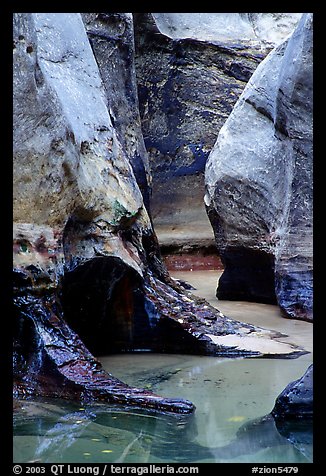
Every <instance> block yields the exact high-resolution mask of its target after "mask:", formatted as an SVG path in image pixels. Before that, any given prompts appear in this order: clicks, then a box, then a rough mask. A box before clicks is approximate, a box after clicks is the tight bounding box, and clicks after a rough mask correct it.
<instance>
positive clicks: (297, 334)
mask: <svg viewBox="0 0 326 476" xmlns="http://www.w3.org/2000/svg"><path fill="white" fill-rule="evenodd" d="M174 275H175V277H176V278H179V279H183V280H186V281H188V282H190V283H191V284H192V285H193V286H195V288H196V289H195V291H194V293H196V294H198V295H199V296H202V297H204V298H205V299H207V300H208V301H209V302H210V303H211V304H212V305H216V306H217V307H218V308H219V309H220V310H221V311H222V312H224V313H225V314H226V315H228V316H230V317H233V318H235V319H239V320H241V321H243V322H250V323H252V324H258V325H261V326H263V327H266V328H270V329H275V330H277V331H279V332H282V333H284V334H286V335H287V336H288V337H287V338H285V339H284V340H285V341H286V340H288V341H289V342H292V343H294V344H297V345H300V346H302V347H304V348H305V349H306V350H307V351H309V353H307V354H305V355H302V356H301V357H299V358H297V359H256V358H252V359H241V358H238V359H229V358H217V357H204V356H189V355H187V356H186V355H168V354H152V353H144V354H140V353H139V354H136V353H135V354H120V355H110V356H107V357H101V358H100V360H101V362H102V363H103V365H104V367H105V368H106V370H108V371H109V372H110V373H112V374H113V375H114V376H115V377H117V378H119V379H121V380H123V381H124V382H126V383H128V384H129V385H132V386H138V387H145V388H148V389H150V390H152V391H153V392H155V393H157V394H160V395H163V396H166V397H182V398H186V399H188V400H190V401H192V402H193V403H194V404H195V405H196V411H195V413H194V414H193V415H190V416H179V417H178V416H175V417H173V416H171V415H164V414H155V413H148V412H145V411H140V410H135V409H130V408H129V409H124V408H121V407H117V406H112V405H105V404H98V405H85V406H83V407H81V405H79V404H76V403H75V404H73V403H67V402H64V401H53V400H52V401H49V400H48V401H44V400H42V401H41V400H38V401H22V402H20V407H19V408H18V409H17V410H16V411H15V412H14V441H13V444H14V462H15V463H23V462H28V461H40V462H44V463H45V462H48V463H84V462H86V463H87V462H88V463H97V462H105V463H111V462H120V463H159V462H161V463H173V462H175V463H191V462H207V463H209V462H215V463H219V462H231V463H232V462H239V463H240V462H248V463H254V462H257V463H310V462H312V428H311V424H309V423H308V422H301V423H293V424H289V425H278V426H277V425H276V424H275V422H274V420H273V419H268V418H267V419H264V416H266V415H267V414H269V412H270V411H271V409H272V408H273V406H274V402H275V399H276V397H277V396H278V395H279V393H280V392H281V391H282V390H283V389H284V388H285V387H286V385H287V384H288V383H289V382H291V381H293V380H296V379H297V378H299V377H301V376H302V375H303V373H304V372H305V371H306V369H307V368H308V366H309V365H310V364H311V363H312V361H313V353H312V349H313V339H312V324H310V323H307V322H303V321H295V320H290V319H284V318H283V317H281V315H280V311H279V309H278V307H277V306H271V305H264V304H258V303H246V302H239V301H238V302H237V301H232V302H228V301H219V302H217V300H216V297H215V289H216V279H217V273H216V272H213V271H204V272H201V271H199V272H182V273H181V272H179V273H174Z"/></svg>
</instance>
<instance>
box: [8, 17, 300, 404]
mask: <svg viewBox="0 0 326 476" xmlns="http://www.w3.org/2000/svg"><path fill="white" fill-rule="evenodd" d="M101 15H102V14H84V21H85V24H86V26H87V30H88V34H89V36H90V39H91V44H92V47H93V50H92V47H91V44H90V42H89V40H88V37H87V33H86V29H85V26H84V23H83V19H82V16H81V15H80V14H77V13H50V14H48V13H17V14H15V15H14V76H13V80H14V98H13V99H14V101H13V104H14V143H13V151H14V168H13V170H14V279H13V282H14V304H15V312H14V316H13V317H14V321H15V325H14V378H15V387H14V388H15V393H16V395H43V396H56V397H64V398H80V399H84V400H88V401H89V400H100V401H106V402H112V403H123V404H128V405H136V406H143V407H148V408H154V409H156V410H160V411H169V412H175V413H189V412H192V411H193V410H194V406H193V404H192V403H191V402H189V401H186V400H182V399H178V398H176V399H169V398H164V397H160V396H158V395H154V394H153V393H151V392H149V391H148V390H145V389H137V388H133V387H130V386H128V385H127V384H125V383H123V382H120V381H119V380H118V379H116V378H114V377H113V376H112V375H110V374H108V373H107V372H105V371H104V370H103V368H102V366H101V364H100V362H99V361H98V360H97V359H96V358H95V357H94V355H101V354H103V353H105V354H108V353H110V352H118V351H136V350H151V351H160V352H168V351H169V352H170V351H171V352H172V351H173V352H183V353H186V352H187V353H198V354H210V355H226V356H228V355H230V356H234V355H247V356H262V355H263V356H275V355H277V356H281V357H296V356H298V355H300V354H301V353H302V352H303V349H299V348H297V347H295V346H292V345H289V344H285V343H282V341H281V337H282V336H280V335H278V334H276V333H273V332H271V331H267V330H264V329H259V328H256V327H254V326H251V325H247V324H242V323H241V322H237V321H233V320H232V319H229V318H227V317H226V316H223V315H222V314H221V313H220V312H218V311H217V310H216V309H214V308H213V307H211V306H209V305H208V304H207V303H206V302H205V301H204V300H202V299H199V298H196V297H194V296H192V295H191V294H190V293H189V292H188V291H186V290H185V289H184V288H182V287H181V286H180V285H179V284H178V283H176V282H175V281H173V280H172V279H171V278H170V277H169V275H168V273H167V271H166V269H165V267H164V265H163V263H162V260H161V257H160V253H159V247H158V242H157V239H156V236H155V233H154V231H153V228H152V225H151V220H150V217H149V214H148V209H147V208H146V201H147V198H148V194H149V191H148V189H147V186H148V167H147V158H146V154H145V152H144V147H143V142H142V139H141V137H139V133H140V129H139V115H138V114H137V111H135V110H134V108H136V106H137V93H136V90H135V82H134V73H133V71H134V69H133V65H132V57H133V46H132V36H131V26H130V25H131V23H130V22H131V17H130V16H129V15H128V14H112V15H111V14H109V15H108V14H105V15H104V16H103V15H102V16H101ZM124 33H125V36H124ZM102 42H104V44H102ZM112 45H113V46H114V47H113V46H112ZM110 48H111V49H110ZM93 51H94V52H93ZM119 51H121V56H120V55H119ZM105 52H106V53H107V55H108V57H107V58H105V56H104V54H105ZM111 54H112V55H114V62H113V64H114V65H116V68H117V69H120V68H121V69H126V71H125V74H126V75H128V74H129V73H130V76H131V78H130V81H128V80H127V79H128V78H127V77H126V78H124V80H123V79H122V78H121V77H120V75H119V74H117V72H116V71H115V68H113V64H111V66H110V65H108V63H110V61H111V60H110V57H111ZM128 72H129V73H128ZM115 87H116V89H115ZM111 88H112V89H111ZM119 107H121V111H120V112H119ZM120 113H121V114H122V117H120V115H119V114H120ZM229 335H232V336H233V339H231V341H228V340H227V341H226V342H224V341H223V337H228V336H229ZM221 339H222V340H221ZM256 341H257V342H256Z"/></svg>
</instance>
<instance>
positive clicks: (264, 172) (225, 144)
mask: <svg viewBox="0 0 326 476" xmlns="http://www.w3.org/2000/svg"><path fill="white" fill-rule="evenodd" d="M312 32H313V28H312V15H311V14H304V16H303V17H302V19H301V20H300V23H299V24H298V26H297V28H296V30H295V31H294V32H293V34H292V35H291V36H290V37H289V38H288V39H287V40H285V41H284V42H283V43H281V44H280V45H279V46H278V47H276V48H275V49H274V50H273V51H272V52H271V53H269V55H268V56H267V57H266V59H265V60H264V61H263V62H262V63H261V64H260V65H259V66H258V68H257V70H256V71H255V73H254V74H253V76H252V77H251V79H250V80H249V82H248V84H247V86H246V88H245V90H244V91H243V94H242V95H241V97H240V98H239V100H238V102H237V104H236V105H235V107H234V109H233V111H232V114H231V115H230V116H229V118H228V120H227V121H226V123H225V125H224V126H223V127H222V129H221V130H220V133H219V135H218V139H217V141H216V143H215V146H214V148H213V150H212V152H211V153H210V156H209V158H208V161H207V164H206V172H205V180H206V194H205V203H206V207H207V211H208V215H209V218H210V221H211V223H212V226H213V229H214V234H215V240H216V244H217V248H218V251H219V253H220V254H221V258H222V261H223V263H224V264H225V271H224V274H223V276H222V278H221V280H220V284H219V288H218V290H217V296H218V297H219V298H221V299H242V300H243V299H248V300H257V301H261V302H273V301H274V300H275V299H276V300H277V302H278V304H279V306H280V308H281V309H282V311H283V312H284V314H285V316H286V317H292V318H297V319H305V320H311V319H312V187H313V179H312V168H313V167H312V160H313V156H312Z"/></svg>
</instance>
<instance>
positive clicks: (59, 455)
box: [14, 401, 312, 463]
mask: <svg viewBox="0 0 326 476" xmlns="http://www.w3.org/2000/svg"><path fill="white" fill-rule="evenodd" d="M14 434H15V438H14V460H15V462H20V463H23V462H30V461H39V462H44V463H46V462H48V463H61V462H62V463H68V462H70V463H72V462H75V463H76V462H84V461H88V462H109V463H110V462H112V463H113V462H115V463H139V462H141V463H144V462H151V463H152V462H154V463H155V462H165V463H167V462H169V463H173V462H176V463H182V462H184V463H188V462H234V461H237V462H252V461H256V462H274V461H277V462H283V461H285V462H286V461H287V462H290V461H291V462H312V428H311V422H310V421H301V422H285V423H280V422H278V423H276V422H275V420H274V418H273V417H271V416H270V415H268V416H266V417H263V418H260V419H257V420H253V421H251V422H249V423H246V424H245V425H243V426H241V427H240V428H239V430H238V432H237V434H236V436H235V438H233V439H232V440H231V441H230V442H229V443H227V444H226V445H221V446H218V447H211V448H210V447H205V446H203V445H201V444H199V443H198V442H197V441H196V436H197V422H196V416H195V415H190V416H189V415H188V416H185V415H180V416H172V415H167V414H155V413H152V412H146V411H144V410H135V409H133V410H130V409H127V408H121V407H119V408H117V407H116V406H107V405H103V404H97V405H91V406H87V407H85V408H78V407H76V405H72V404H66V403H65V402H63V403H61V404H60V405H58V403H57V402H55V404H54V403H53V402H44V401H42V402H41V401H40V402H36V401H34V402H26V401H24V402H21V403H19V404H18V406H17V409H16V411H15V412H14ZM23 441H24V443H25V444H22V442H23Z"/></svg>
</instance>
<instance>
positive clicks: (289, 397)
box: [272, 364, 313, 420]
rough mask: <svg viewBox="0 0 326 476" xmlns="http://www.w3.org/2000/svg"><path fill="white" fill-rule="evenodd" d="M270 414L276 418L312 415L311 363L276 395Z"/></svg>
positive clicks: (301, 417)
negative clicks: (302, 373) (303, 372)
mask: <svg viewBox="0 0 326 476" xmlns="http://www.w3.org/2000/svg"><path fill="white" fill-rule="evenodd" d="M272 415H273V416H274V418H276V419H277V420H291V419H303V418H306V419H307V418H312V417H313V364H311V365H310V366H309V367H308V369H307V370H306V372H305V374H304V375H303V376H302V377H301V378H299V379H298V380H295V381H294V382H290V383H289V385H287V387H286V388H285V389H284V390H283V392H282V393H281V394H280V395H279V396H278V397H277V399H276V402H275V405H274V408H273V410H272Z"/></svg>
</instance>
